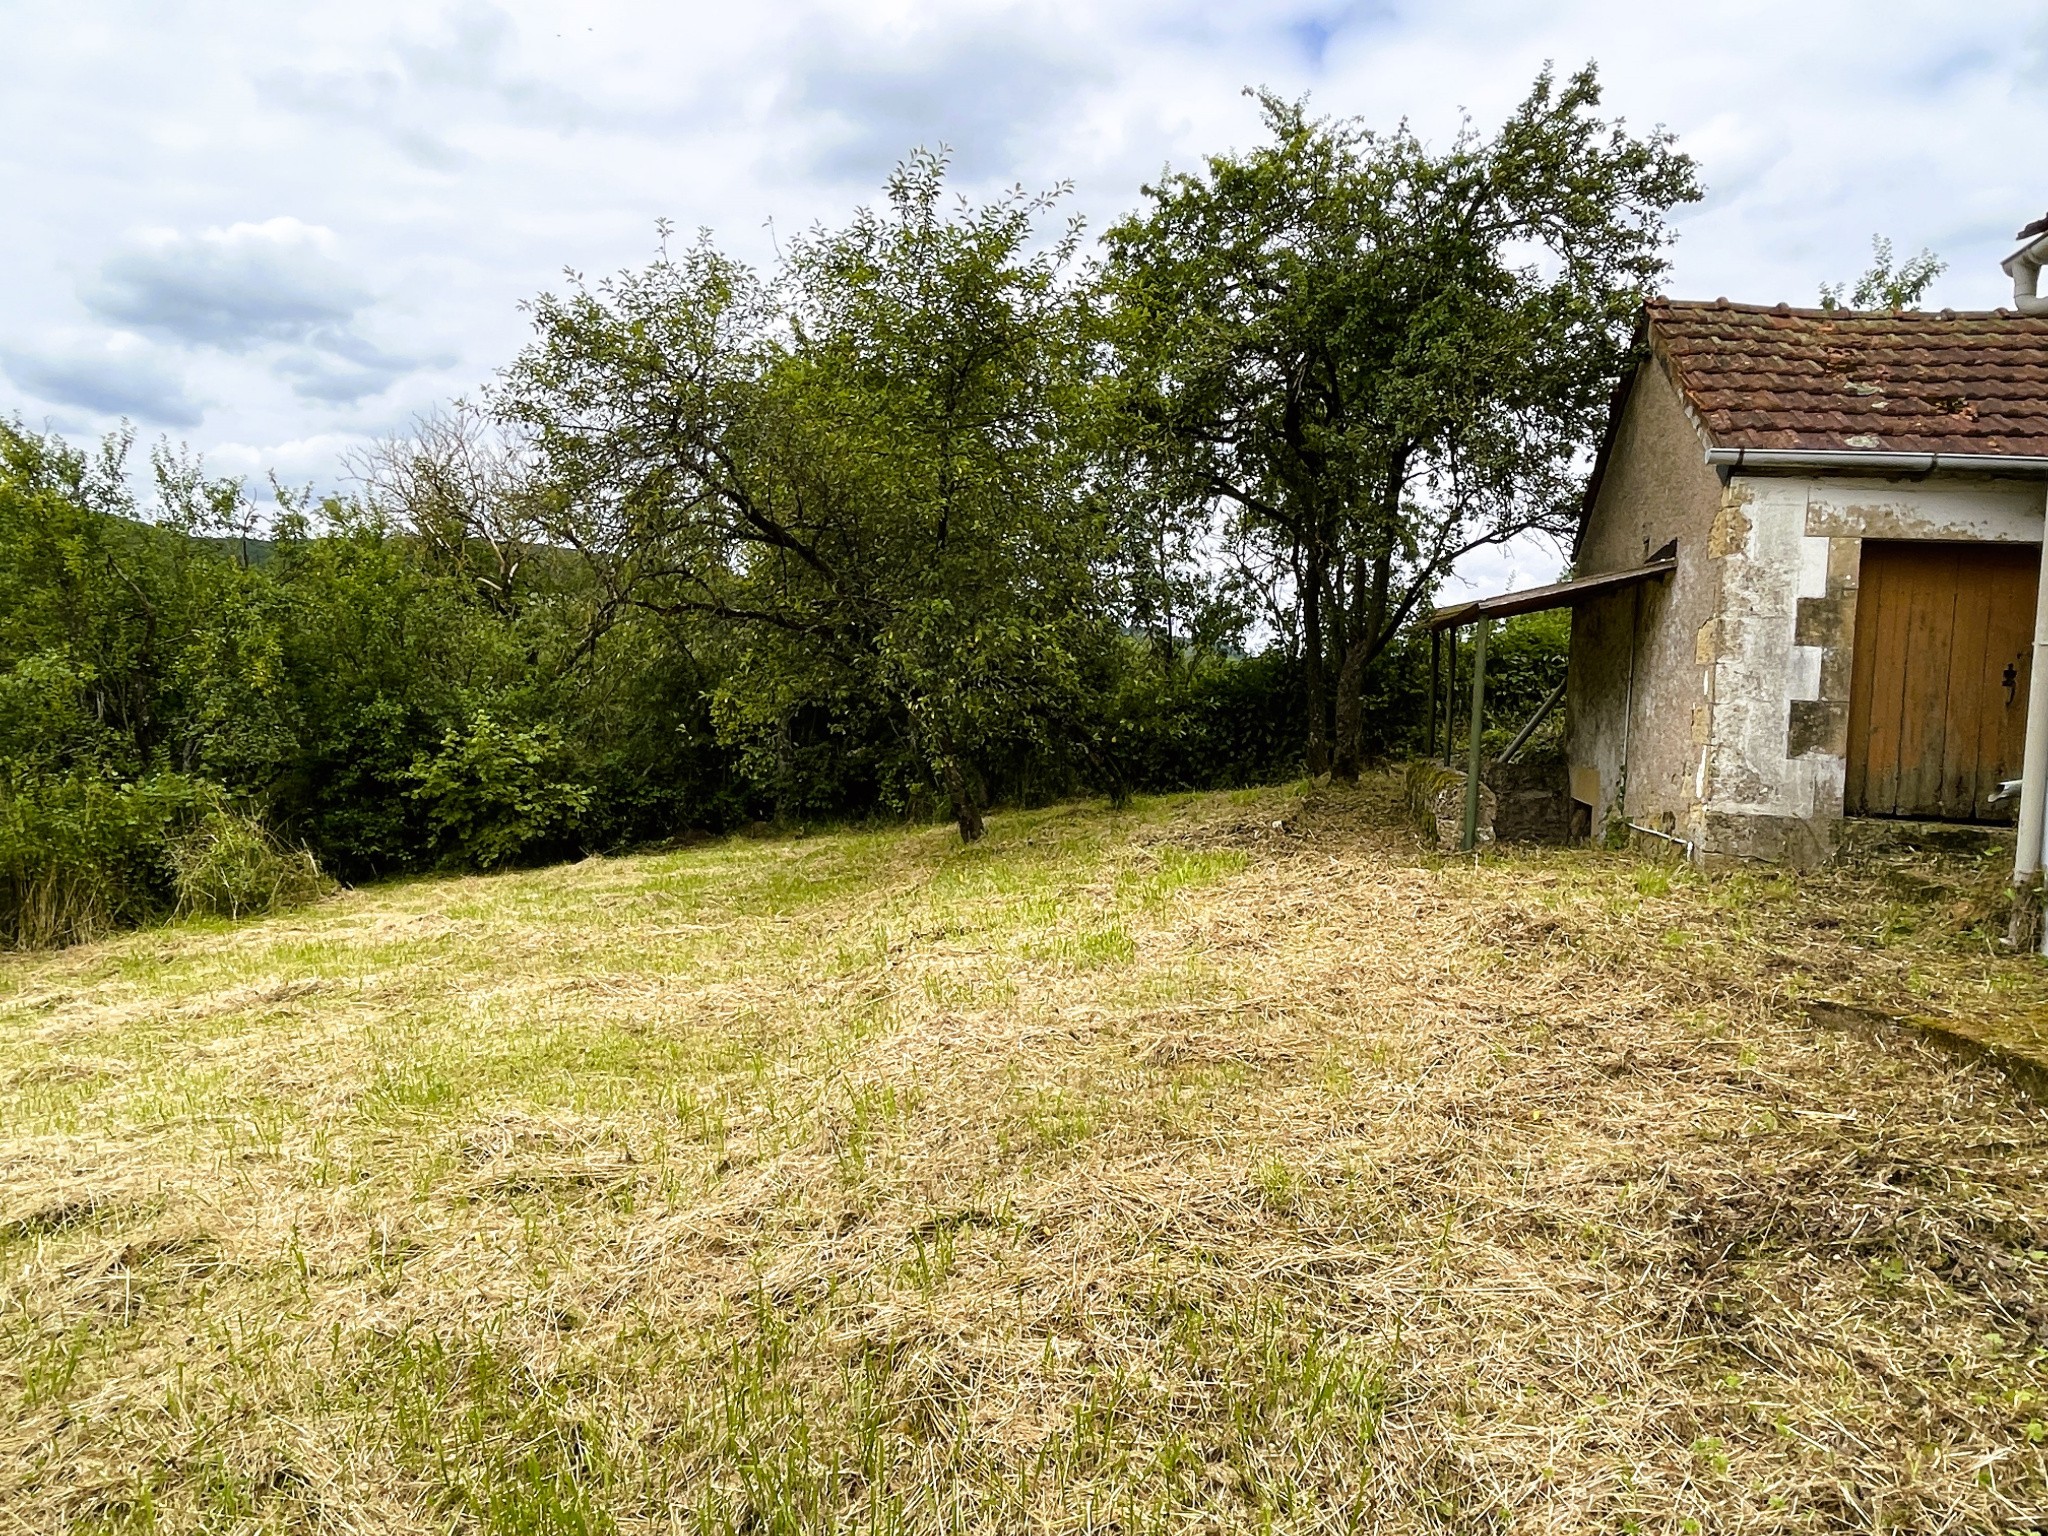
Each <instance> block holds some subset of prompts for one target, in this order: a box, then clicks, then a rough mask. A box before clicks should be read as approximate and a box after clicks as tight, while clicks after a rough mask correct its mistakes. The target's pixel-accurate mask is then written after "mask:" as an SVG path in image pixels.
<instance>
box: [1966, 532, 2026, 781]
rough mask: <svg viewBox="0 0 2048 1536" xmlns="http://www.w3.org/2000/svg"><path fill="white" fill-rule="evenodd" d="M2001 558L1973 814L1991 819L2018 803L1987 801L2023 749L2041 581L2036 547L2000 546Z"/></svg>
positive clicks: (2012, 772) (2016, 766) (2016, 767)
mask: <svg viewBox="0 0 2048 1536" xmlns="http://www.w3.org/2000/svg"><path fill="white" fill-rule="evenodd" d="M2003 553H2004V554H2005V556H2006V558H2005V560H2004V561H2003V562H2002V565H2001V568H2000V570H1999V571H1998V573H1997V576H1996V579H1995V581H1994V582H1993V586H1992V598H1991V611H1992V618H1991V639H1990V640H1989V642H1988V644H1987V647H1986V649H1987V651H1988V655H1987V657H1986V669H1987V671H1988V673H1989V676H1988V678H1987V684H1988V686H1989V688H1990V690H1991V692H1990V693H1989V698H1990V700H1991V704H1990V707H1989V708H1987V710H1986V712H1985V713H1986V715H1987V719H1986V721H1985V729H1984V747H1983V757H1984V766H1983V770H1982V773H1981V775H1980V778H1979V785H1980V788H1981V796H1980V798H1979V800H1978V804H1977V810H1976V814H1977V815H1978V816H1979V817H1981V818H1984V819H1987V820H1992V821H2010V820H2012V819H2013V817H2014V816H2015V815H2016V814H2017V807H2016V805H2015V804H2014V803H2013V802H2011V801H2007V802H2005V803H2004V804H2001V805H1993V804H1991V796H1992V795H1993V794H1995V793H1996V792H1997V789H1998V785H1999V782H2000V781H2001V780H2004V779H2016V778H2018V777H2019V776H2020V762H2021V759H2022V757H2023V756H2024V755H2025V752H2026V739H2027V696H2028V687H2027V685H2028V680H2029V678H2028V674H2029V673H2030V671H2031V670H2032V667H2031V663H2032V660H2033V650H2034V644H2033V642H2034V596H2035V592H2036V590H2037V589H2038V587H2039V584H2040V574H2041V557H2040V551H2039V550H2037V549H2033V548H2030V547H2028V546H2026V545H2021V546H2019V547H2017V548H2014V549H2010V550H2006V551H2003ZM2008 666H2010V667H2011V668H2012V669H2013V689H2012V697H2011V698H2010V699H2008V698H2007V697H2006V691H2005V669H2006V668H2007V667H2008Z"/></svg>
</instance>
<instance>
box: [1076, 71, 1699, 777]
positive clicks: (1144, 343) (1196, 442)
mask: <svg viewBox="0 0 2048 1536" xmlns="http://www.w3.org/2000/svg"><path fill="white" fill-rule="evenodd" d="M1260 100H1261V104H1262V106H1263V107H1264V112H1265V120H1266V126H1267V130H1268V134H1269V138H1268V141H1267V142H1265V143H1263V144H1261V145H1259V146H1257V147H1256V148H1254V149H1252V150H1250V151H1248V152H1246V153H1243V154H1237V155H1220V156H1214V157H1211V158H1210V159H1209V161H1208V162H1207V164H1206V166H1205V167H1204V169H1203V170H1202V171H1201V172H1200V173H1184V174H1175V175H1169V176H1167V177H1165V178H1164V179H1163V180H1162V181H1161V182H1160V183H1159V184H1158V185H1157V186H1154V187H1149V188H1147V189H1146V195H1147V197H1148V199H1149V206H1147V207H1146V208H1144V209H1143V210H1141V211H1140V212H1139V213H1137V214H1135V215H1133V216H1131V217H1130V218H1128V219H1126V220H1124V221H1123V222H1122V223H1120V224H1119V225H1117V226H1116V227H1115V228H1114V229H1112V230H1111V231H1110V234H1109V239H1108V256H1107V261H1106V266H1105V278H1106V282H1107V287H1108V291H1109V293H1110V295H1111V296H1112V299H1113V303H1114V311H1115V319H1116V340H1117V348H1118V356H1119V369H1118V373H1119V382H1120V386H1121V389H1120V395H1121V402H1122V411H1121V417H1122V421H1123V423H1124V440H1125V443H1126V448H1127V452H1129V453H1130V455H1131V456H1132V458H1133V460H1134V462H1135V463H1137V464H1138V465H1140V466H1141V474H1140V476H1139V478H1140V479H1141V480H1142V482H1143V486H1144V489H1145V490H1146V491H1147V492H1148V493H1149V495H1150V497H1151V498H1152V500H1151V504H1152V505H1153V506H1164V507H1168V508H1171V509H1173V510H1174V511H1175V512H1176V513H1177V514H1178V515H1179V516H1181V517H1183V518H1187V519H1192V520H1195V521H1198V522H1201V521H1211V520H1214V521H1220V522H1221V523H1222V524H1223V525H1224V531H1225V533H1226V535H1227V536H1228V537H1230V538H1231V539H1232V540H1234V541H1236V542H1238V543H1240V544H1249V545H1252V546H1261V547H1263V548H1264V549H1265V550H1266V552H1267V554H1268V556H1269V558H1270V566H1271V569H1273V570H1274V571H1275V572H1277V581H1276V587H1277V589H1278V590H1279V591H1281V592H1283V593H1284V594H1285V597H1284V599H1283V606H1284V607H1285V608H1286V609H1287V610H1288V611H1287V612H1286V614H1285V616H1284V627H1285V628H1286V629H1287V630H1289V631H1291V632H1292V633H1293V634H1294V635H1295V636H1296V637H1298V643H1299V645H1300V648H1301V654H1302V659H1303V662H1304V664H1305V670H1306V683H1307V687H1306V698H1307V711H1308V721H1307V743H1308V758H1309V766H1310V769H1311V771H1312V772H1317V773H1320V772H1323V771H1325V770H1327V769H1332V768H1334V769H1335V770H1336V771H1337V772H1338V773H1340V774H1342V775H1345V776H1347V777H1348V776H1355V775H1356V773H1357V770H1358V767H1359V759H1360V755H1361V743H1362V740H1363V698H1364V684H1365V679H1366V674H1367V672H1368V670H1369V669H1370V668H1371V667H1372V666H1373V665H1374V663H1375V662H1377V661H1378V660H1379V658H1380V657H1381V656H1382V655H1383V654H1384V653H1385V652H1386V650H1387V648H1388V646H1389V645H1390V644H1391V643H1392V641H1393V640H1394V639H1395V637H1396V636H1397V635H1398V633H1399V632H1400V629H1401V627H1402V625H1403V624H1404V623H1406V622H1407V621H1408V619H1409V618H1410V617H1411V616H1412V615H1413V614H1414V613H1415V611H1416V609H1417V606H1418V605H1419V604H1420V603H1421V602H1423V601H1424V600H1426V598H1427V596H1428V594H1429V593H1430V592H1431V591H1432V590H1433V589H1434V587H1435V585H1436V584H1437V582H1438V581H1439V580H1440V579H1441V578H1442V576H1443V574H1444V572H1445V571H1446V570H1447V569H1448V568H1449V566H1450V565H1451V564H1452V563H1453V562H1454V561H1456V560H1457V559H1458V558H1459V557H1460V556H1461V555H1464V554H1467V553H1470V552H1471V551H1472V550H1474V549H1477V548H1479V547H1481V546H1483V545H1487V544H1494V543H1500V542H1504V541H1505V540H1508V539H1510V538H1513V537H1515V536H1516V535H1518V534H1521V533H1524V532H1528V531H1531V530H1539V531H1545V532H1550V533H1555V534H1563V533H1565V532H1566V531H1567V530H1568V528H1569V525H1570V523H1571V520H1572V518H1573V517H1574V515H1575V508H1576V499H1577V491H1578V486H1579V483H1580V472H1581V470H1582V469H1583V465H1584V455H1585V450H1586V448H1587V446H1588V445H1589V444H1590V442H1591V441H1592V439H1593V437H1594V435H1595V433H1596V431H1597V429H1598V423H1599V421H1600V419H1601V416H1602V413H1603V412H1604V410H1605V408H1606V404H1607V401H1608V399H1609V398H1610V395H1611V391H1612V389H1613V385H1614V383H1615V381H1616V379H1617V378H1618V377H1619V374H1620V372H1621V369H1622V367H1623V365H1624V362H1625V360H1626V354H1627V349H1628V343H1629V337H1630V335H1631V332H1632V329H1633V323H1634V317H1635V313H1636V310H1637V307H1638V305H1639V304H1640V302H1641V300H1642V298H1643V297H1644V296H1645V295H1646V294H1647V293H1648V292H1649V290H1650V288H1651V286H1652V285H1653V284H1654V283H1655V281H1656V280H1657V278H1658V276H1659V275H1660V274H1661V273H1662V271H1663V270H1664V261H1663V255H1662V252H1663V248H1664V246H1665V243H1666V240H1667V238H1668V237H1667V229H1666V223H1665V220H1666V216H1667V214H1668V213H1669V211H1670V210H1671V209H1672V208H1673V207H1674V206H1676V205H1678V204H1680V203H1684V202H1687V201H1690V200H1693V199H1695V198H1696V197H1697V196H1698V195H1699V193H1698V188H1697V184H1696V182H1695V179H1694V174H1693V167H1692V163H1691V161H1690V160H1689V159H1688V158H1687V157H1686V156H1684V155H1682V154H1680V153H1678V152H1677V151H1676V150H1674V149H1673V147H1672V145H1671V142H1670V139H1669V137H1668V136H1667V135H1666V134H1664V133H1662V132H1661V131H1659V132H1654V133H1651V134H1649V135H1648V136H1645V137H1635V136H1631V135H1630V134H1628V133H1627V132H1626V131H1625V130H1624V129H1623V128H1622V127H1621V126H1620V125H1618V124H1614V125H1610V124H1607V123H1603V122H1602V121H1601V120H1600V119H1599V118H1598V117H1597V116H1595V114H1594V109H1595V108H1596V107H1597V105H1598V103H1599V100H1600V91H1599V86H1598V82H1597V80H1596V78H1595V76H1594V73H1593V71H1592V69H1591V68H1590V67H1589V68H1587V69H1586V70H1583V71H1581V72H1580V73H1579V74H1576V75H1574V76H1573V77H1572V78H1571V79H1570V80H1568V81H1567V82H1566V83H1565V84H1564V85H1563V86H1562V87H1561V88H1560V87H1559V86H1558V85H1557V84H1556V82H1555V81H1554V80H1553V78H1552V77H1551V76H1550V74H1549V73H1548V72H1546V73H1544V74H1543V75H1541V76H1539V78H1538V79H1537V81H1536V83H1535V86H1534V88H1533V89H1532V90H1531V91H1530V93H1529V95H1528V97H1527V98H1526V99H1525V100H1524V101H1523V102H1522V104H1521V105H1520V106H1519V107H1517V108H1516V110H1515V111H1514V112H1513V113H1512V114H1511V115H1510V116H1509V118H1508V120H1507V121H1506V123H1505V124H1504V125H1503V126H1502V127H1501V128H1500V130H1499V131H1498V132H1497V133H1495V134H1493V135H1492V136H1491V137H1482V136H1481V135H1479V134H1478V133H1476V132H1474V131H1472V130H1470V129H1467V130H1466V131H1465V132H1463V133H1461V134H1460V135H1459V136H1458V138H1457V139H1456V140H1455V141H1454V142H1453V143H1452V144H1451V145H1450V146H1449V147H1448V148H1447V149H1445V150H1442V151H1434V150H1432V149H1430V148H1429V146H1427V145H1426V144H1424V143H1423V142H1422V141H1421V140H1420V139H1419V138H1417V137H1416V136H1415V135H1414V134H1413V133H1412V132H1411V131H1410V130H1409V129H1407V128H1406V127H1405V125H1404V126H1403V127H1401V128H1399V129H1397V130H1395V131H1393V132H1391V133H1386V134H1379V133H1374V132H1372V131H1370V130H1368V129H1367V128H1365V127H1364V126H1362V125H1361V124H1359V123H1357V122H1355V121H1333V120H1322V119H1315V118H1311V117H1310V116H1309V115H1308V112H1307V110H1306V108H1305V106H1303V105H1302V104H1300V103H1294V102H1288V101H1284V100H1282V99H1280V98H1278V97H1275V96H1272V95H1264V96H1262V97H1261V98H1260ZM1333 728H1334V729H1333Z"/></svg>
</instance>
